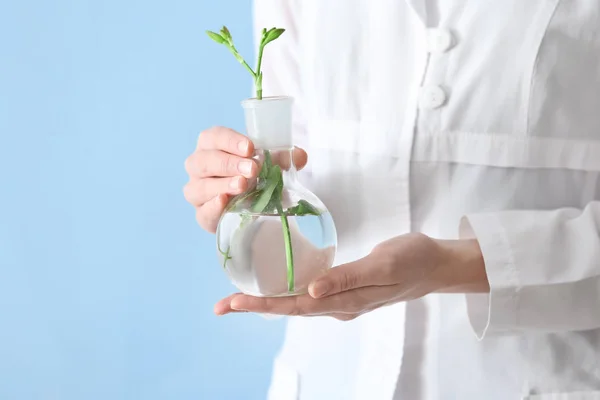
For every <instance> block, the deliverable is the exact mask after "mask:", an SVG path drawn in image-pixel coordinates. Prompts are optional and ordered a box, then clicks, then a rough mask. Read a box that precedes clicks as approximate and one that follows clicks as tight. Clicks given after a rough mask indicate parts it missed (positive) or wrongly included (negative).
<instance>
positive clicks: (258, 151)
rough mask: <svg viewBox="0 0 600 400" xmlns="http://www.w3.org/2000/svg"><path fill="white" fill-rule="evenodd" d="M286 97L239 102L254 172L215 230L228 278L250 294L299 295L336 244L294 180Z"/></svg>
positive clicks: (317, 205) (323, 211)
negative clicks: (256, 173)
mask: <svg viewBox="0 0 600 400" xmlns="http://www.w3.org/2000/svg"><path fill="white" fill-rule="evenodd" d="M292 102H293V99H292V98H290V97H265V98H263V99H262V100H257V99H248V100H245V101H243V102H242V106H243V108H244V113H245V118H246V129H247V132H248V137H249V138H250V139H251V140H252V141H253V143H254V147H255V155H254V159H255V160H256V162H257V164H258V165H259V171H260V173H259V176H258V178H256V179H255V180H253V181H251V182H249V186H248V187H249V188H248V190H247V191H246V192H245V193H242V194H240V195H238V196H236V197H234V198H232V199H231V201H230V202H229V204H228V205H227V207H226V209H225V211H224V213H223V215H222V216H221V219H220V221H219V226H218V228H217V236H216V237H217V254H218V257H219V261H220V263H221V266H222V267H223V269H224V270H225V272H226V273H227V275H228V276H229V279H230V280H231V282H232V283H233V284H234V285H235V286H236V287H237V288H238V289H239V290H240V291H241V292H242V293H245V294H249V295H252V296H261V297H264V296H269V297H275V296H293V295H300V294H305V293H307V291H308V284H309V283H310V282H311V281H313V280H314V279H316V278H317V277H319V276H320V275H321V274H323V273H325V272H327V270H329V269H330V268H331V267H332V265H333V260H334V257H335V252H336V247H337V234H336V230H335V225H334V223H333V219H332V218H331V215H330V213H329V211H328V210H327V208H326V207H325V205H324V204H323V203H322V202H321V200H319V198H318V197H317V196H316V195H314V194H313V193H311V192H310V191H309V190H308V189H306V188H305V187H304V186H302V185H301V184H300V182H299V181H298V179H297V170H296V166H295V165H294V160H293V157H292V152H293V148H294V146H293V143H292V132H291V126H292V124H291V119H292Z"/></svg>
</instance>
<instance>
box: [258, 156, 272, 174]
mask: <svg viewBox="0 0 600 400" xmlns="http://www.w3.org/2000/svg"><path fill="white" fill-rule="evenodd" d="M264 156H265V159H264V160H263V165H262V167H261V169H260V173H259V174H258V179H267V177H268V176H269V170H270V169H271V167H272V166H273V160H272V159H271V152H270V151H269V150H265V155H264Z"/></svg>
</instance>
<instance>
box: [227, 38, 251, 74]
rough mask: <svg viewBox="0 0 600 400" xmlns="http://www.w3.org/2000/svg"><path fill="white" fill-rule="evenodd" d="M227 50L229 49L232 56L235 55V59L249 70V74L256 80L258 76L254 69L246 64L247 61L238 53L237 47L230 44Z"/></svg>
mask: <svg viewBox="0 0 600 400" xmlns="http://www.w3.org/2000/svg"><path fill="white" fill-rule="evenodd" d="M227 48H228V49H229V51H230V52H231V54H233V56H234V57H235V59H236V60H238V62H239V63H240V64H242V65H243V66H244V67H245V68H246V69H247V70H248V72H250V74H252V76H253V77H254V79H256V77H257V76H258V75H257V74H256V73H255V72H254V71H253V70H252V67H251V66H249V65H248V63H247V62H246V60H244V58H243V57H242V56H241V55H240V53H238V51H237V49H236V48H235V46H234V45H233V44H230V45H229V46H227Z"/></svg>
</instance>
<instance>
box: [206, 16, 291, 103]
mask: <svg viewBox="0 0 600 400" xmlns="http://www.w3.org/2000/svg"><path fill="white" fill-rule="evenodd" d="M283 32H285V29H283V28H271V29H269V30H266V29H263V30H262V37H261V40H260V44H259V46H258V59H257V62H256V70H253V69H252V67H250V65H248V63H247V62H246V60H244V57H242V56H241V54H240V53H239V52H238V50H237V49H236V48H235V45H234V44H233V37H232V36H231V32H229V29H227V27H226V26H224V27H223V28H221V32H220V33H216V32H212V31H206V34H207V35H208V36H209V37H210V38H211V39H212V40H214V41H215V42H217V43H219V44H222V45H224V46H225V47H227V48H228V49H229V51H230V52H231V54H233V56H234V57H235V58H236V60H238V62H239V63H240V64H242V65H243V66H244V68H246V69H247V70H248V72H250V74H251V75H252V77H253V78H254V88H255V89H256V98H257V99H258V100H262V80H263V75H262V70H261V67H262V58H263V53H264V50H265V46H266V45H267V44H269V43H271V42H272V41H273V40H275V39H277V38H279V36H281V35H282V34H283Z"/></svg>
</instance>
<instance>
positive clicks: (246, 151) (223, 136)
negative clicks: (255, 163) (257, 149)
mask: <svg viewBox="0 0 600 400" xmlns="http://www.w3.org/2000/svg"><path fill="white" fill-rule="evenodd" d="M197 149H198V150H221V151H225V152H227V153H229V154H234V155H237V156H239V157H250V156H251V155H252V154H253V153H254V145H253V144H252V141H251V140H250V139H248V138H247V137H246V136H244V135H242V134H240V133H238V132H236V131H234V130H233V129H229V128H224V127H220V126H218V127H213V128H210V129H207V130H205V131H204V132H202V133H201V134H200V136H199V137H198V146H197Z"/></svg>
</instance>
